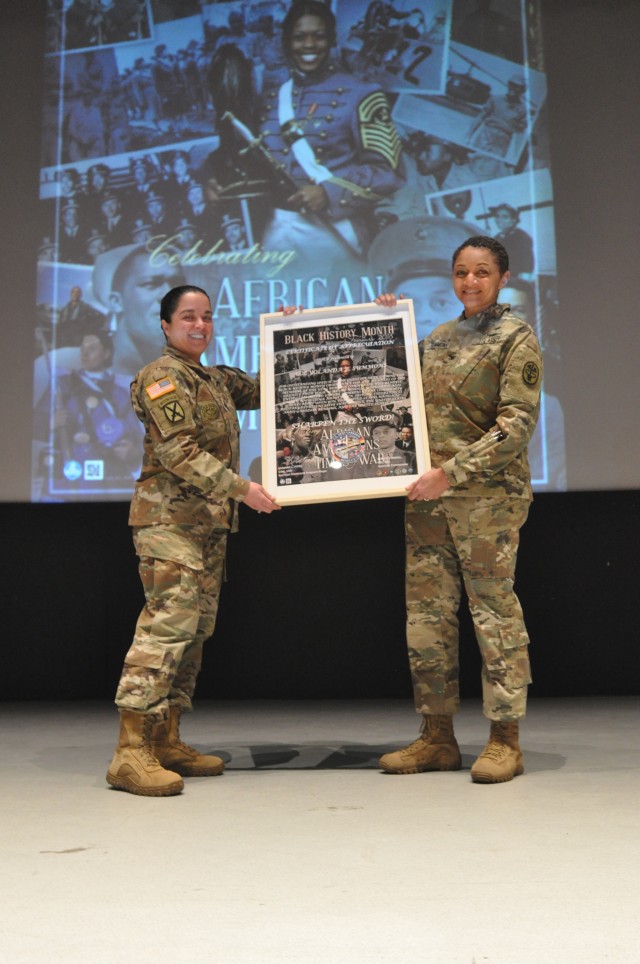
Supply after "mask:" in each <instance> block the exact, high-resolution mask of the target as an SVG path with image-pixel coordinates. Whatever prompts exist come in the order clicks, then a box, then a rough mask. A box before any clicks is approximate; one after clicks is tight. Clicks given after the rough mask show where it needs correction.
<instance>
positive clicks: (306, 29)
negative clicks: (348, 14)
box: [290, 14, 329, 74]
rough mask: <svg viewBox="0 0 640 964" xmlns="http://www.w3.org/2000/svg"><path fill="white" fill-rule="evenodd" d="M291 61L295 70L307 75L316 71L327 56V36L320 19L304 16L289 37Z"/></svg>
mask: <svg viewBox="0 0 640 964" xmlns="http://www.w3.org/2000/svg"><path fill="white" fill-rule="evenodd" d="M290 53H291V59H292V61H293V65H294V67H295V68H296V70H299V71H300V73H303V74H309V73H312V72H313V71H314V70H318V69H319V68H320V67H322V65H323V64H324V62H325V61H326V59H327V57H328V56H329V34H328V33H327V28H326V26H325V24H324V22H323V21H322V20H321V18H320V17H316V16H313V15H312V14H305V15H304V16H303V17H300V19H299V20H298V21H297V22H296V24H295V26H294V28H293V33H292V35H291V51H290Z"/></svg>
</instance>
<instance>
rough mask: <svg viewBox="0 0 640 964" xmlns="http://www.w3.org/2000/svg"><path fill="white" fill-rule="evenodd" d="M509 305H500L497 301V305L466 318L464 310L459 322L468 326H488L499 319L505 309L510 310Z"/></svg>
mask: <svg viewBox="0 0 640 964" xmlns="http://www.w3.org/2000/svg"><path fill="white" fill-rule="evenodd" d="M509 307H510V306H509V305H500V304H498V303H497V302H496V304H495V305H491V306H490V307H489V308H485V309H484V311H480V312H478V314H477V315H471V316H470V317H469V318H465V315H464V311H463V312H462V313H461V314H460V317H459V318H458V324H461V325H465V327H467V328H487V327H488V326H489V325H490V324H491V323H492V322H494V321H499V320H500V319H501V318H502V316H503V315H504V313H505V311H508V310H509Z"/></svg>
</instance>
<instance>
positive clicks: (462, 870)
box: [0, 698, 640, 964]
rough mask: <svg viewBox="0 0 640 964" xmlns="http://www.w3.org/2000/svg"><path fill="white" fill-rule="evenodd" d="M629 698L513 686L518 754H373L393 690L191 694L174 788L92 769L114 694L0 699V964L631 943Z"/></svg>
mask: <svg viewBox="0 0 640 964" xmlns="http://www.w3.org/2000/svg"><path fill="white" fill-rule="evenodd" d="M639 710H640V703H639V701H638V700H637V699H635V698H633V699H632V698H626V699H610V698H606V699H605V698H597V699H562V700H560V699H558V700H532V701H530V707H529V715H528V717H527V720H526V721H525V722H524V723H523V725H522V729H521V736H522V740H521V742H522V746H523V749H524V751H525V768H526V771H525V774H524V775H523V776H521V777H517V778H516V779H515V780H514V781H513V782H511V783H507V784H502V785H496V786H481V785H476V784H473V783H472V782H471V779H470V775H469V768H470V766H471V764H472V763H473V761H474V759H475V757H476V755H477V753H478V752H479V751H480V749H481V748H482V746H483V745H484V742H485V740H486V736H487V733H488V722H487V721H486V720H485V719H484V718H483V717H482V715H481V709H480V705H479V703H477V702H469V703H466V704H465V705H464V707H463V710H462V712H461V713H460V715H459V716H458V717H457V720H456V733H457V736H458V741H459V743H460V746H461V749H462V753H463V767H464V769H463V770H461V771H459V772H455V773H425V774H415V775H411V776H390V775H386V774H383V773H381V772H380V771H379V770H378V769H377V767H376V760H377V757H378V756H379V755H380V754H381V753H384V752H386V751H387V750H389V749H394V748H396V747H398V746H400V745H403V744H405V743H407V742H410V741H411V740H413V739H414V738H415V736H416V735H417V731H418V723H419V719H418V717H417V716H416V714H415V713H414V712H413V709H412V707H411V706H410V705H409V704H408V703H404V702H397V701H375V702H373V701H372V702H367V701H358V702H331V703H315V702H296V703H289V702H286V703H282V702H261V703H255V702H248V703H218V704H212V703H200V704H197V706H196V712H195V713H194V714H192V715H191V716H189V717H187V718H185V720H184V723H183V736H184V737H185V738H186V739H187V740H189V741H190V742H192V743H193V744H195V745H196V746H197V747H198V748H200V749H203V750H210V751H216V752H219V753H220V754H221V755H223V756H224V757H225V759H226V760H227V761H228V767H227V771H226V772H225V774H224V775H223V776H221V777H214V778H209V779H204V778H203V779H191V780H186V781H185V791H184V793H182V794H181V795H180V796H177V797H171V798H164V799H152V798H147V797H136V796H133V795H131V794H127V793H122V792H118V791H115V790H112V789H110V788H109V787H108V785H107V784H106V782H105V780H104V774H105V771H106V768H107V765H108V763H109V759H110V757H111V754H112V752H113V745H114V741H115V738H116V731H117V713H116V710H115V708H114V707H112V706H109V705H106V704H102V703H100V704H96V703H82V704H78V703H73V704H72V703H59V704H37V703H12V704H4V705H3V706H2V707H1V708H0V722H1V730H0V753H1V771H0V772H1V775H2V789H1V791H0V799H1V803H0V842H1V852H2V876H1V879H0V958H1V959H2V960H3V961H7V964H26V962H29V964H31V962H34V964H40V962H43V964H44V962H51V964H56V962H60V964H75V962H82V964H102V962H104V964H119V962H122V964H147V962H148V964H165V962H166V964H169V962H171V964H187V962H188V964H200V962H206V964H209V962H214V964H289V962H291V964H352V962H353V964H356V962H357V964H374V962H384V964H405V962H406V964H432V962H433V964H481V962H482V964H483V962H490V964H542V962H551V964H573V962H581V964H603V962H611V964H627V962H628V964H638V962H640V940H639V931H638V924H637V915H638V907H640V869H639V868H640V816H639V815H640V741H639V738H638V733H639V728H638V723H639V722H640V712H639Z"/></svg>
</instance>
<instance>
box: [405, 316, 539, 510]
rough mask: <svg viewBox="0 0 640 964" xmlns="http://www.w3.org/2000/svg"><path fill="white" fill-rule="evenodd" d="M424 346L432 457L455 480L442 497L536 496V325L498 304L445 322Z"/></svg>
mask: <svg viewBox="0 0 640 964" xmlns="http://www.w3.org/2000/svg"><path fill="white" fill-rule="evenodd" d="M422 348H423V354H422V381H423V387H424V398H425V407H426V413H427V425H428V430H429V442H430V449H431V464H432V467H433V468H436V467H438V466H440V467H441V468H442V469H443V470H444V473H445V475H446V476H447V478H448V479H449V481H450V483H451V488H449V489H448V490H447V491H446V492H445V493H444V496H443V497H444V498H447V497H450V496H474V497H477V496H492V497H498V498H525V499H529V500H530V499H531V497H532V493H531V473H530V470H529V462H528V459H527V444H528V442H529V439H530V438H531V436H532V434H533V430H534V428H535V426H536V422H537V420H538V413H539V410H540V390H541V387H542V386H541V382H542V379H541V375H542V356H541V352H540V346H539V344H538V339H537V338H536V336H535V333H534V332H533V330H532V329H531V328H530V326H529V325H528V324H526V322H524V321H522V320H521V319H520V318H517V317H516V316H515V315H513V314H512V313H511V310H510V307H509V305H494V306H493V307H491V308H488V309H487V310H486V311H484V312H481V313H480V314H478V315H475V316H474V317H472V318H465V317H464V315H461V316H460V318H458V319H455V320H453V321H448V322H446V323H445V324H443V325H439V326H438V327H437V328H436V329H434V331H433V332H432V333H431V335H430V336H429V337H428V338H427V339H425V341H424V342H423V343H422Z"/></svg>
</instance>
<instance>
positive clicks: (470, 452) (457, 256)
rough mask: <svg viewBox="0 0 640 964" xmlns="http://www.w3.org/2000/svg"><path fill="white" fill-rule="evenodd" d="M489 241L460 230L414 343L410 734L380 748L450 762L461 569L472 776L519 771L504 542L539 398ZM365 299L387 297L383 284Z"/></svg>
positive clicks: (394, 762) (523, 648) (522, 507)
mask: <svg viewBox="0 0 640 964" xmlns="http://www.w3.org/2000/svg"><path fill="white" fill-rule="evenodd" d="M508 268H509V257H508V254H507V252H506V250H505V248H504V247H503V246H502V245H501V244H500V242H498V241H496V240H494V239H492V238H488V237H472V238H469V239H467V240H466V241H464V242H463V244H461V245H460V247H459V248H458V249H457V250H456V252H455V253H454V255H453V287H454V291H455V293H456V295H457V297H458V299H459V300H460V301H461V302H462V304H463V305H464V311H463V313H462V314H461V315H460V317H459V318H457V319H455V320H453V321H449V322H446V323H445V324H443V325H440V326H438V327H437V328H436V329H435V330H434V331H433V332H432V333H431V334H430V335H429V336H428V337H427V338H426V339H425V341H424V342H423V347H424V352H423V362H422V377H423V384H424V394H425V406H426V412H427V423H428V426H429V442H430V448H431V465H432V466H433V467H432V468H431V469H430V470H429V471H428V472H425V474H424V475H422V476H421V477H420V478H419V479H418V480H417V481H416V482H414V483H413V485H411V486H410V487H409V489H408V497H409V501H408V503H407V511H406V538H407V616H408V619H407V644H408V648H409V662H410V666H411V673H412V678H413V686H414V696H415V704H416V709H417V711H418V712H419V713H421V714H422V715H423V717H424V723H423V727H422V732H421V735H420V736H419V738H418V739H417V740H416V741H415V742H414V743H412V744H411V745H410V746H407V747H405V748H403V749H401V750H398V751H396V752H394V753H387V754H385V755H384V756H383V757H382V758H381V759H380V766H381V767H382V768H383V769H384V770H386V771H387V772H389V773H419V772H422V771H426V770H457V769H459V768H460V766H461V757H460V750H459V748H458V744H457V741H456V738H455V736H454V733H453V714H454V713H455V712H456V711H457V710H458V707H459V691H458V618H457V611H458V605H459V602H460V597H461V580H462V581H463V582H464V585H465V589H466V591H467V596H468V598H469V606H470V610H471V614H472V617H473V622H474V627H475V632H476V638H477V640H478V645H479V647H480V652H481V655H482V690H483V709H484V714H485V716H487V717H488V718H489V720H490V721H491V730H490V736H489V742H488V743H487V745H486V747H485V748H484V750H483V751H482V753H481V754H480V756H479V757H478V759H477V760H476V762H475V763H474V764H473V766H472V768H471V778H472V780H473V781H474V782H476V783H502V782H504V781H507V780H511V779H513V777H514V776H518V775H519V774H521V773H522V772H523V770H524V765H523V756H522V752H521V750H520V746H519V732H518V721H519V720H520V719H521V718H522V717H524V715H525V706H526V695H527V685H528V684H529V683H530V682H531V677H530V671H529V657H528V644H529V638H528V636H527V631H526V629H525V625H524V621H523V617H522V610H521V607H520V603H519V602H518V599H517V597H516V595H515V593H514V591H513V582H514V574H515V564H516V553H517V548H518V539H519V532H520V527H521V526H522V525H523V523H524V521H525V519H526V517H527V513H528V509H529V504H530V501H531V498H532V494H531V473H530V471H529V463H528V461H527V444H528V442H529V440H530V438H531V436H532V434H533V430H534V428H535V426H536V421H537V419H538V412H539V407H540V389H541V373H542V359H541V354H540V346H539V344H538V340H537V338H536V336H535V334H534V332H533V331H532V329H531V328H530V327H529V325H528V324H526V322H524V321H522V320H521V319H520V318H517V317H516V316H515V315H513V314H512V313H511V310H510V308H509V305H506V304H503V305H499V304H497V298H498V292H499V290H500V288H502V287H504V286H505V285H506V283H507V281H508V279H509V271H508ZM376 300H377V303H378V304H382V305H387V306H388V307H393V305H394V304H395V303H396V296H395V295H392V294H386V295H382V296H381V297H380V298H378V299H376Z"/></svg>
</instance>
